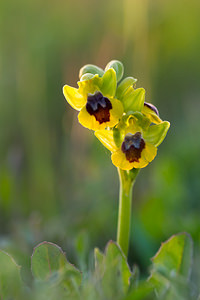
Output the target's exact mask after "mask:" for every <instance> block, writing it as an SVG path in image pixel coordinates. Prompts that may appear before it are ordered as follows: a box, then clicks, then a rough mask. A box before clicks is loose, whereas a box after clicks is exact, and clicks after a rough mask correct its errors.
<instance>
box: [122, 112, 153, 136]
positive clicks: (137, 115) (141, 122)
mask: <svg viewBox="0 0 200 300" xmlns="http://www.w3.org/2000/svg"><path fill="white" fill-rule="evenodd" d="M127 117H128V122H129V123H130V121H131V117H132V118H134V122H135V123H136V125H137V126H139V127H141V128H142V129H143V131H145V130H147V129H148V128H149V125H150V123H151V121H150V120H149V118H147V117H146V116H144V115H143V114H142V113H141V112H129V113H128V114H127Z"/></svg>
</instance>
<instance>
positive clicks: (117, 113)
mask: <svg viewBox="0 0 200 300" xmlns="http://www.w3.org/2000/svg"><path fill="white" fill-rule="evenodd" d="M109 100H110V102H111V104H112V108H111V109H110V111H109V113H110V120H109V121H108V122H103V123H101V124H100V123H99V121H97V120H96V118H95V116H94V115H90V114H89V113H88V111H87V109H86V106H84V107H83V108H82V109H81V111H80V113H79V115H78V119H79V122H80V123H81V124H82V125H83V126H84V127H86V128H89V129H92V130H95V131H96V130H103V129H105V128H106V127H114V126H115V125H116V124H117V123H118V122H119V119H120V118H121V117H122V114H123V106H122V104H121V102H120V101H119V100H117V99H109Z"/></svg>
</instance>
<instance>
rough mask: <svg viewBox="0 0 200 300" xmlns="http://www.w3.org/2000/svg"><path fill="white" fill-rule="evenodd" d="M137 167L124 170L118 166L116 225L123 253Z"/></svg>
mask: <svg viewBox="0 0 200 300" xmlns="http://www.w3.org/2000/svg"><path fill="white" fill-rule="evenodd" d="M138 172H139V169H132V170H131V171H125V170H121V169H119V168H118V173H119V180H120V195H119V213H118V227H117V243H118V244H119V246H120V247H121V249H122V251H123V252H124V254H125V255H126V256H127V255H128V246H129V235H130V223H131V203H132V187H133V184H134V182H135V179H136V176H137V174H138Z"/></svg>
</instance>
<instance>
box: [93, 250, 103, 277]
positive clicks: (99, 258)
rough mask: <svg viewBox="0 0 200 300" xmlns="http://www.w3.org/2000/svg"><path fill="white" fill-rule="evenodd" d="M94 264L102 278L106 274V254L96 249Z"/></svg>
mask: <svg viewBox="0 0 200 300" xmlns="http://www.w3.org/2000/svg"><path fill="white" fill-rule="evenodd" d="M94 262H95V270H96V272H97V275H99V276H102V275H103V272H104V254H103V253H102V252H101V251H100V250H99V249H98V248H95V249H94Z"/></svg>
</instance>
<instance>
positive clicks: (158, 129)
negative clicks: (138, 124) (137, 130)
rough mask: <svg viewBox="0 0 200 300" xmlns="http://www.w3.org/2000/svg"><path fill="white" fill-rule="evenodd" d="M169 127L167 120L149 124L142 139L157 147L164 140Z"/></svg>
mask: <svg viewBox="0 0 200 300" xmlns="http://www.w3.org/2000/svg"><path fill="white" fill-rule="evenodd" d="M169 127H170V123H169V122H168V121H164V122H162V123H160V124H156V125H151V126H149V128H148V130H147V131H145V132H144V139H145V140H146V141H147V142H149V143H151V144H153V145H154V146H155V147H158V146H159V145H160V144H161V143H162V141H163V140H164V138H165V136H166V134H167V131H168V129H169Z"/></svg>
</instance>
